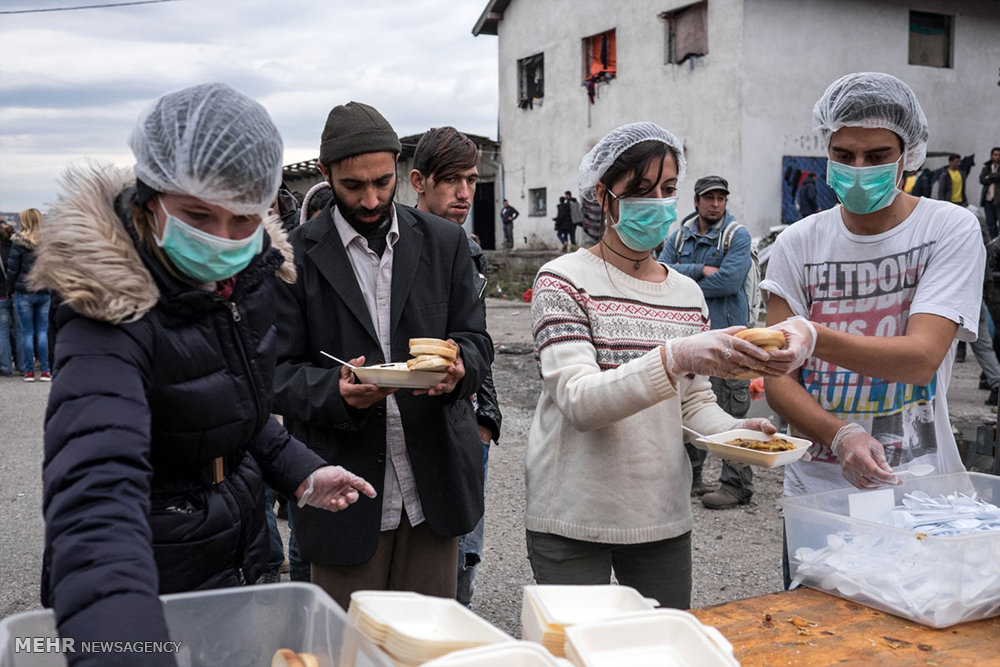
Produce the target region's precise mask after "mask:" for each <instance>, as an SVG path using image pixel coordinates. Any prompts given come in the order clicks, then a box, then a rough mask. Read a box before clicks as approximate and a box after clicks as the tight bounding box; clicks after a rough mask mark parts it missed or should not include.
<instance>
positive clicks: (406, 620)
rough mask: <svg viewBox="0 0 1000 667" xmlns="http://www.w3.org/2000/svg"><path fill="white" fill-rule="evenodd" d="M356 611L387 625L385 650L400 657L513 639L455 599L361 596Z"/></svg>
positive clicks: (434, 654)
mask: <svg viewBox="0 0 1000 667" xmlns="http://www.w3.org/2000/svg"><path fill="white" fill-rule="evenodd" d="M360 611H361V612H363V613H364V614H366V615H367V616H368V617H369V618H370V619H375V620H377V622H378V623H380V624H382V625H384V626H385V627H386V628H387V632H386V637H385V643H384V646H385V648H386V650H388V651H389V652H390V653H392V654H394V655H395V656H396V657H397V658H400V659H404V660H405V659H408V658H410V657H411V656H414V655H416V654H420V655H422V656H423V659H424V660H428V659H430V658H432V657H435V656H436V655H439V654H440V653H439V652H438V651H439V650H441V649H444V650H446V651H453V650H458V649H460V648H471V647H473V646H480V645H483V644H494V643H499V642H509V641H513V639H512V638H511V637H510V636H509V635H507V634H506V633H504V632H502V631H501V630H499V629H497V628H496V627H494V626H493V625H491V624H490V623H488V622H487V621H485V620H483V619H482V618H480V617H479V616H477V615H475V614H474V613H472V612H471V611H469V610H468V609H466V608H465V607H463V606H462V605H460V604H459V603H458V602H456V601H455V600H449V599H444V598H437V597H431V596H424V595H416V596H414V597H400V596H372V597H369V598H367V599H364V601H363V602H362V603H361V605H360ZM393 649H396V650H393ZM432 654H433V655H432Z"/></svg>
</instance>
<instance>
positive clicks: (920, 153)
mask: <svg viewBox="0 0 1000 667" xmlns="http://www.w3.org/2000/svg"><path fill="white" fill-rule="evenodd" d="M842 127H871V128H880V129H884V130H890V131H891V132H895V133H896V134H897V135H898V136H899V138H900V139H902V140H903V155H904V158H903V169H905V170H906V171H915V170H917V169H918V168H919V167H920V165H922V164H923V163H924V158H925V157H927V137H928V134H927V117H926V116H924V110H923V109H921V108H920V102H918V101H917V96H916V95H914V94H913V91H912V90H910V87H909V86H907V85H906V84H905V83H903V82H902V81H900V80H899V79H897V78H896V77H894V76H892V75H891V74H883V73H881V72H855V73H854V74H848V75H846V76H842V77H840V78H839V79H837V80H836V81H834V82H833V83H831V84H830V87H829V88H827V89H826V92H825V93H823V96H822V97H820V98H819V101H817V102H816V106H814V107H813V131H815V132H819V133H820V134H821V135H822V136H823V141H824V142H825V143H826V144H827V145H829V143H830V135H831V134H833V133H834V132H836V131H837V130H839V129H840V128H842Z"/></svg>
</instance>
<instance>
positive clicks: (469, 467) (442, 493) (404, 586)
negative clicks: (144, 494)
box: [275, 102, 493, 609]
mask: <svg viewBox="0 0 1000 667" xmlns="http://www.w3.org/2000/svg"><path fill="white" fill-rule="evenodd" d="M399 152H400V143H399V138H398V137H397V135H396V133H395V131H394V130H393V129H392V127H391V126H390V125H389V123H388V122H387V121H386V120H385V118H383V117H382V115H381V114H380V113H379V112H378V111H377V110H375V109H374V108H372V107H370V106H368V105H366V104H360V103H358V102H350V103H348V104H345V105H340V106H337V107H334V109H333V110H332V111H331V112H330V114H329V116H328V118H327V121H326V126H325V128H324V130H323V135H322V141H321V144H320V156H319V169H320V172H321V173H322V174H323V177H324V179H325V180H326V181H327V182H328V183H329V184H330V187H331V189H332V192H333V200H332V201H331V203H330V205H328V206H327V207H326V208H324V209H323V211H322V212H321V213H320V214H319V215H318V216H316V217H315V218H313V219H312V220H310V221H309V222H307V223H306V224H304V225H302V226H300V227H299V228H297V229H296V230H295V231H294V232H292V234H291V235H290V236H289V240H290V241H291V242H292V246H293V247H294V249H295V264H296V269H297V271H298V280H297V281H296V282H295V284H294V285H289V286H286V290H285V293H284V294H283V298H282V299H280V301H279V316H278V340H279V344H278V368H277V372H276V374H275V404H276V411H277V412H280V413H281V414H283V415H284V416H285V425H286V427H287V428H288V430H289V431H290V432H291V433H294V434H296V435H297V437H299V438H300V439H301V440H302V441H303V442H305V443H306V444H307V445H309V447H310V448H312V449H313V450H314V451H316V452H317V453H318V454H320V455H321V456H323V457H324V458H325V459H327V460H336V461H337V462H338V463H339V464H340V465H348V462H351V463H353V464H354V466H355V468H354V469H352V470H354V471H355V472H356V473H357V474H361V475H366V478H367V479H371V480H372V484H373V485H374V486H375V488H376V490H377V491H378V496H377V497H376V498H375V499H374V500H370V501H367V502H363V503H362V504H361V505H358V506H357V511H355V512H350V513H349V512H343V513H337V514H341V515H347V514H352V516H349V517H348V516H339V517H336V518H335V519H334V520H333V521H330V520H329V519H328V518H327V517H325V516H323V515H322V514H330V516H335V515H334V514H331V513H327V512H325V513H320V512H313V511H312V509H311V508H309V507H303V508H295V507H293V508H292V514H291V521H292V523H293V524H294V526H295V533H296V538H297V540H298V546H299V550H300V551H301V552H302V555H303V557H304V558H305V559H306V560H308V561H309V562H310V563H312V569H311V577H312V581H313V583H316V584H318V585H319V586H321V587H322V588H323V589H324V590H326V591H327V593H329V594H330V596H331V597H333V599H335V600H336V601H337V602H338V603H339V604H340V605H341V606H342V607H344V608H345V609H346V608H347V606H348V604H349V603H350V595H351V593H352V592H353V591H355V590H359V589H376V590H409V591H416V592H419V593H423V594H427V595H437V596H441V597H449V598H454V597H455V592H456V578H457V576H458V573H457V569H456V564H457V561H458V536H459V535H464V534H465V533H468V532H469V531H471V530H472V529H473V528H475V526H476V524H477V523H478V522H479V519H480V517H482V515H483V465H482V449H481V446H480V445H479V441H478V434H477V428H476V417H475V414H474V413H473V410H472V405H471V403H470V402H469V400H468V397H469V396H471V395H472V394H474V393H475V392H476V390H477V389H478V388H479V386H480V385H481V384H482V382H483V378H484V377H485V376H486V373H487V371H488V369H489V367H490V363H491V362H492V361H493V345H492V341H491V340H490V338H489V335H488V334H487V333H486V320H485V315H484V312H483V308H482V307H481V305H480V304H479V302H478V298H477V294H476V292H475V290H474V288H473V265H472V259H471V257H470V256H469V249H468V246H467V241H466V238H465V233H464V232H463V231H462V229H461V228H460V227H458V226H457V225H454V224H450V223H448V222H447V221H444V220H441V219H440V218H438V217H437V216H433V215H430V214H427V213H424V212H422V211H417V210H415V209H412V208H409V207H406V206H402V205H399V204H394V203H393V196H394V194H395V191H396V160H397V158H398V157H399ZM416 337H420V338H440V339H447V340H451V341H453V342H454V343H456V344H457V345H458V348H459V353H458V356H457V359H456V360H455V362H454V364H453V365H452V366H451V367H450V368H449V369H448V371H447V374H446V376H445V378H444V379H443V380H442V381H441V382H440V383H439V384H437V385H436V386H434V387H431V388H430V389H423V390H419V389H415V390H410V389H399V390H397V389H395V388H392V387H380V386H376V385H373V384H364V383H361V382H359V381H358V380H357V378H356V377H355V376H354V375H353V373H352V372H351V370H350V369H349V368H347V367H345V366H341V365H340V364H337V363H335V362H333V361H332V360H331V359H329V358H328V357H326V356H324V355H323V354H322V352H327V353H330V354H333V355H335V356H337V357H340V358H341V359H346V360H349V362H350V364H352V365H354V366H363V365H375V364H381V363H389V362H402V361H406V359H407V358H408V357H409V339H410V338H416ZM361 470H364V471H365V472H363V473H362V472H361Z"/></svg>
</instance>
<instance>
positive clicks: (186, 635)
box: [0, 583, 392, 667]
mask: <svg viewBox="0 0 1000 667" xmlns="http://www.w3.org/2000/svg"><path fill="white" fill-rule="evenodd" d="M161 599H162V600H163V610H164V613H165V614H166V619H167V627H168V628H169V630H170V639H171V640H172V641H175V642H181V645H180V650H179V651H178V652H177V653H176V654H175V655H176V658H177V664H178V665H179V666H180V667H187V666H194V667H198V666H200V665H212V666H213V667H249V666H255V665H270V664H271V657H272V656H273V655H274V652H275V651H277V650H278V649H279V648H287V649H292V650H294V651H296V652H299V653H312V654H313V655H315V656H316V658H317V661H318V662H319V665H320V667H352V666H354V665H359V666H360V665H365V666H374V667H390V666H391V665H392V662H391V661H390V660H389V659H388V657H387V656H386V655H385V654H384V653H382V651H381V650H379V648H378V647H376V646H375V645H374V644H373V643H372V642H371V641H369V640H368V639H367V638H365V637H364V636H362V634H361V633H360V632H358V631H357V630H356V629H355V628H354V627H353V626H352V625H350V624H349V623H348V621H347V616H346V615H345V613H344V611H343V610H342V609H341V608H340V607H339V606H338V605H337V603H336V602H334V601H333V599H331V598H330V597H329V596H328V595H327V594H326V593H324V592H323V590H322V589H321V588H319V587H318V586H314V585H312V584H305V583H281V584H268V585H265V586H244V587H240V588H225V589H218V590H212V591H200V592H195V593H178V594H175V595H164V596H161ZM26 637H52V638H55V637H58V634H57V633H56V629H55V616H54V615H53V613H52V611H51V610H41V611H30V612H25V613H22V614H16V615H14V616H10V617H8V618H6V619H4V620H3V622H0V664H2V665H3V667H64V666H65V665H66V660H65V658H64V657H63V655H61V654H58V653H28V652H25V651H24V650H23V646H22V647H21V649H22V650H20V651H19V650H18V648H19V647H18V642H17V639H18V638H21V640H22V644H23V640H24V638H26Z"/></svg>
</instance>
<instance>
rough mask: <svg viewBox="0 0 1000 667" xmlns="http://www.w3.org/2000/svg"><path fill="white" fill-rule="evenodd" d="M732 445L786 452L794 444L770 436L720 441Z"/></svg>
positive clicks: (765, 450)
mask: <svg viewBox="0 0 1000 667" xmlns="http://www.w3.org/2000/svg"><path fill="white" fill-rule="evenodd" d="M722 444H724V445H733V446H734V447H744V448H746V449H753V450H755V451H758V452H787V451H791V450H793V449H795V445H794V444H792V443H791V442H789V441H788V440H785V439H784V438H779V437H776V436H775V437H772V438H771V439H770V440H754V439H753V438H736V439H735V440H729V441H727V442H724V443H722Z"/></svg>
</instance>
